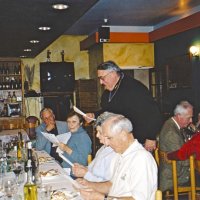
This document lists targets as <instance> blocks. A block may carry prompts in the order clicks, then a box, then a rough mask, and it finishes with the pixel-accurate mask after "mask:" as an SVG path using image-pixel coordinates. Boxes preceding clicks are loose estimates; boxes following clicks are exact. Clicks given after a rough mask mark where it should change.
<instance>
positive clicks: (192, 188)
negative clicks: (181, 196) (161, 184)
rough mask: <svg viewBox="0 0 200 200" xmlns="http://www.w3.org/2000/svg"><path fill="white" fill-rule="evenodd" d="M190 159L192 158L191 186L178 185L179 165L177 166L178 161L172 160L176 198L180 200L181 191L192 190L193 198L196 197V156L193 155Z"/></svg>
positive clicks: (192, 199) (193, 199) (175, 199)
mask: <svg viewBox="0 0 200 200" xmlns="http://www.w3.org/2000/svg"><path fill="white" fill-rule="evenodd" d="M189 160H190V186H188V187H182V186H178V178H177V167H176V164H177V161H175V160H172V175H173V186H174V200H178V193H180V192H190V193H191V200H195V199H196V181H195V167H194V156H193V155H191V156H190V158H189Z"/></svg>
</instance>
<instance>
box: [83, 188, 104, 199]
mask: <svg viewBox="0 0 200 200" xmlns="http://www.w3.org/2000/svg"><path fill="white" fill-rule="evenodd" d="M80 194H81V197H83V199H84V200H94V199H95V200H104V194H102V193H99V192H96V191H94V190H93V189H89V188H88V189H81V190H80Z"/></svg>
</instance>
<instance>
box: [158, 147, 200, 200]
mask: <svg viewBox="0 0 200 200" xmlns="http://www.w3.org/2000/svg"><path fill="white" fill-rule="evenodd" d="M156 157H157V160H158V161H157V163H158V164H159V163H160V162H161V160H162V162H166V163H168V164H170V163H171V164H172V178H173V196H174V200H178V195H179V193H188V194H189V197H190V198H189V199H191V200H195V199H196V190H199V188H197V187H196V180H195V162H194V160H195V159H194V156H193V155H191V156H190V158H189V161H190V186H188V187H187V186H179V185H178V175H177V161H176V160H168V159H167V153H166V152H164V151H161V150H159V149H158V150H157V152H155V159H156ZM166 194H167V196H172V194H170V193H169V191H168V192H167V193H166ZM190 195H191V196H190Z"/></svg>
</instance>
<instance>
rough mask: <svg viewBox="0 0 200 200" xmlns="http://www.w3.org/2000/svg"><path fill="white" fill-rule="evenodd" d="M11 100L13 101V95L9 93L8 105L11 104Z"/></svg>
mask: <svg viewBox="0 0 200 200" xmlns="http://www.w3.org/2000/svg"><path fill="white" fill-rule="evenodd" d="M11 100H12V97H11V94H10V91H9V92H8V97H7V101H8V103H11Z"/></svg>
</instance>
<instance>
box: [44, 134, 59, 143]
mask: <svg viewBox="0 0 200 200" xmlns="http://www.w3.org/2000/svg"><path fill="white" fill-rule="evenodd" d="M42 134H43V135H44V137H45V138H47V139H48V140H49V141H50V142H52V143H53V144H56V143H59V140H58V138H57V137H56V136H55V135H54V134H51V133H45V132H42Z"/></svg>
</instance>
